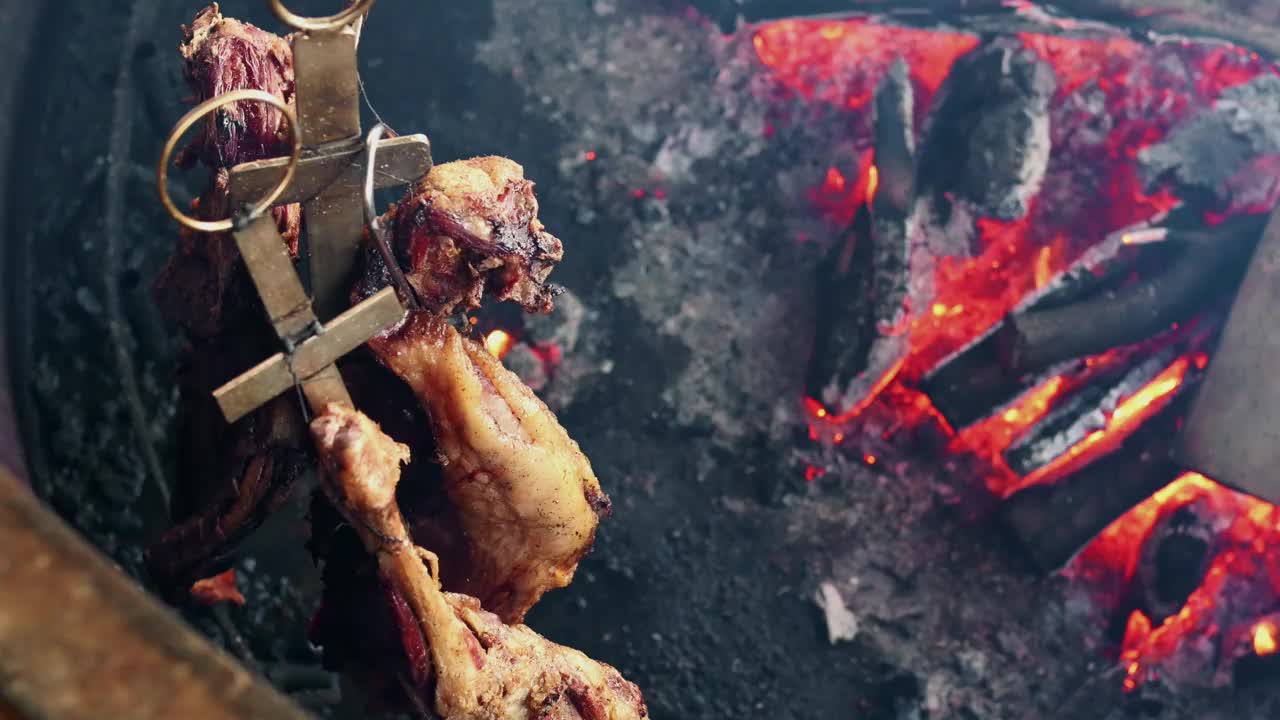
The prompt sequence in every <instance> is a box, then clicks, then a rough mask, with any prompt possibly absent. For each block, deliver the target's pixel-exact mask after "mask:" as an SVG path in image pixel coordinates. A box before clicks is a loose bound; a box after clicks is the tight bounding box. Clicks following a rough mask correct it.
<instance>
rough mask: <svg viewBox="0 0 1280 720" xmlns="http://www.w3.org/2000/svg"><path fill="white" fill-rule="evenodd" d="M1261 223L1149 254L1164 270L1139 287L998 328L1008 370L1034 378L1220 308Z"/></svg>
mask: <svg viewBox="0 0 1280 720" xmlns="http://www.w3.org/2000/svg"><path fill="white" fill-rule="evenodd" d="M1265 221H1266V216H1265V215H1246V216H1242V217H1238V218H1233V219H1232V220H1230V221H1228V222H1225V223H1223V224H1222V225H1219V226H1218V227H1217V228H1215V229H1214V230H1213V231H1212V232H1211V233H1210V234H1211V235H1215V236H1217V238H1218V240H1217V241H1216V242H1212V243H1207V242H1206V243H1195V244H1193V243H1178V242H1172V243H1170V242H1166V243H1164V244H1163V245H1157V246H1150V247H1149V249H1147V250H1146V251H1144V253H1143V255H1144V259H1146V258H1151V259H1154V260H1157V261H1158V262H1161V267H1159V268H1158V269H1154V270H1150V271H1144V273H1143V274H1142V276H1141V277H1140V279H1139V281H1138V282H1137V283H1135V284H1133V285H1131V286H1128V287H1123V288H1116V289H1109V290H1107V291H1106V292H1103V293H1100V294H1097V295H1096V296H1093V297H1090V298H1087V299H1085V300H1083V301H1081V302H1076V303H1071V304H1068V305H1063V306H1061V307H1054V308H1050V309H1046V310H1029V311H1026V312H1023V313H1018V314H1015V315H1013V316H1011V318H1010V319H1009V320H1008V321H1007V322H1006V324H1005V327H1004V328H1002V333H1003V334H1004V339H1003V348H1004V349H1005V351H1006V352H1007V355H1006V357H1005V365H1006V367H1007V368H1009V369H1010V370H1013V371H1015V372H1019V373H1025V372H1034V371H1036V370H1040V369H1043V368H1047V367H1050V366H1052V365H1055V364H1057V363H1060V362H1062V361H1064V360H1069V359H1072V358H1078V357H1083V356H1086V355H1094V354H1096V353H1100V352H1102V351H1104V350H1107V349H1109V348H1113V347H1117V346H1120V345H1128V344H1131V343H1134V342H1138V341H1140V340H1143V339H1145V338H1147V337H1150V336H1151V335H1153V334H1155V333H1157V332H1160V331H1161V330H1164V329H1165V328H1167V327H1169V326H1170V325H1172V324H1173V323H1175V322H1181V321H1185V320H1186V319H1187V318H1188V317H1189V316H1190V315H1192V314H1193V313H1195V312H1197V311H1199V310H1201V309H1203V308H1204V307H1206V306H1208V305H1211V304H1213V303H1214V302H1215V301H1222V300H1223V299H1224V297H1229V296H1230V294H1231V292H1232V291H1234V289H1235V288H1236V287H1238V286H1239V284H1240V281H1241V279H1242V277H1243V275H1244V271H1245V269H1246V268H1247V267H1248V264H1249V259H1250V257H1251V256H1252V253H1253V248H1254V246H1255V245H1256V244H1257V242H1258V239H1259V237H1260V236H1261V233H1262V227H1263V224H1264V223H1265ZM1196 232H1197V234H1199V230H1197V231H1196ZM1144 265H1145V263H1144Z"/></svg>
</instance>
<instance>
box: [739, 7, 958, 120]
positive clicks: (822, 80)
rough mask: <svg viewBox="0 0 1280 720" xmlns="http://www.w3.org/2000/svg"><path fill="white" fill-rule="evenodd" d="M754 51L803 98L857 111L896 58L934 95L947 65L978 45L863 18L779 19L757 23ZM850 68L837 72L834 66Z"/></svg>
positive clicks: (919, 85) (952, 35) (953, 36)
mask: <svg viewBox="0 0 1280 720" xmlns="http://www.w3.org/2000/svg"><path fill="white" fill-rule="evenodd" d="M752 43H753V44H754V45H755V50H756V55H757V57H759V58H760V62H762V63H764V64H765V65H767V66H768V67H770V68H771V69H773V70H774V71H775V72H776V73H777V77H778V79H779V81H781V82H782V83H783V84H784V85H785V86H786V87H788V88H790V89H791V90H793V91H795V92H797V93H799V94H800V95H802V96H803V97H806V98H811V99H815V100H820V101H822V102H827V103H832V104H836V105H841V106H844V107H847V108H850V109H858V108H862V107H863V106H865V105H866V104H867V103H868V102H870V101H871V98H872V96H873V95H874V93H875V88H876V85H877V84H878V83H879V82H880V79H881V78H882V77H884V73H885V72H886V71H887V70H888V68H889V66H890V65H891V64H892V63H893V61H894V60H896V59H897V58H898V57H903V58H904V59H905V60H906V61H907V65H908V67H910V68H911V79H912V81H913V82H914V84H915V85H916V86H917V87H916V89H917V91H918V93H920V94H922V95H923V96H924V97H926V98H928V97H932V96H933V94H934V93H935V92H937V90H938V86H940V85H941V84H942V81H943V79H945V78H946V76H947V73H948V72H950V71H951V63H953V62H954V61H955V59H956V58H958V57H960V56H961V55H963V54H964V53H966V52H968V51H970V50H972V49H973V48H975V47H977V46H978V38H977V37H976V36H974V35H968V34H963V33H951V32H932V31H929V30H916V29H912V28H903V27H893V26H888V25H881V24H879V23H877V22H875V21H873V20H870V19H867V18H854V19H849V20H838V21H832V20H783V21H780V22H774V23H768V24H766V25H763V26H762V27H760V28H759V29H758V30H757V31H756V34H755V36H754V37H753V38H752ZM837 69H839V70H841V71H848V73H849V74H844V75H837V74H836V73H835V72H833V71H835V70H837Z"/></svg>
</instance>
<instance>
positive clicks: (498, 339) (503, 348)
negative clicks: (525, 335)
mask: <svg viewBox="0 0 1280 720" xmlns="http://www.w3.org/2000/svg"><path fill="white" fill-rule="evenodd" d="M514 343H515V340H514V339H513V338H512V337H511V334H510V333H508V332H507V331H506V330H494V331H493V332H491V333H489V334H488V335H486V336H485V338H484V348H485V349H486V350H488V351H489V354H490V355H492V356H494V357H496V358H498V359H499V360H501V359H502V358H504V357H506V355H507V353H508V352H510V351H511V346H512V345H513V344H514Z"/></svg>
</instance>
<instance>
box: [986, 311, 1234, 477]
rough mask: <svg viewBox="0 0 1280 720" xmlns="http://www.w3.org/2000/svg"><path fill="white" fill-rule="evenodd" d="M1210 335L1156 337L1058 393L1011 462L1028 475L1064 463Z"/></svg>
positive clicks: (1016, 446) (1011, 452) (1009, 456)
mask: <svg viewBox="0 0 1280 720" xmlns="http://www.w3.org/2000/svg"><path fill="white" fill-rule="evenodd" d="M1213 325H1214V326H1216V323H1213ZM1209 334H1210V333H1205V332H1202V333H1197V334H1196V335H1195V336H1192V337H1188V336H1186V335H1183V336H1182V337H1178V336H1176V335H1175V336H1174V337H1170V338H1160V339H1157V340H1155V341H1153V343H1157V344H1156V346H1155V347H1154V348H1151V347H1146V345H1149V344H1147V343H1144V345H1143V346H1140V347H1139V348H1135V350H1136V352H1133V353H1130V354H1129V356H1128V357H1126V358H1121V359H1119V360H1120V361H1119V362H1117V363H1116V364H1115V366H1114V367H1111V368H1105V369H1104V370H1103V371H1102V372H1100V373H1097V374H1096V376H1095V377H1093V378H1089V379H1088V381H1087V382H1086V383H1084V384H1082V385H1081V386H1080V387H1078V388H1076V389H1075V390H1074V391H1072V392H1069V393H1068V394H1067V395H1066V396H1065V397H1060V398H1058V399H1057V400H1056V402H1055V405H1056V406H1055V407H1054V409H1053V410H1051V411H1050V412H1049V413H1048V414H1047V415H1045V417H1044V418H1042V419H1041V420H1040V421H1039V422H1037V423H1036V424H1035V425H1034V426H1033V427H1031V428H1030V429H1029V430H1027V432H1026V433H1024V434H1023V435H1022V437H1020V438H1019V439H1018V440H1016V441H1015V442H1014V443H1013V444H1012V445H1010V446H1009V448H1008V449H1007V450H1005V452H1004V459H1005V462H1007V463H1008V464H1009V467H1010V468H1012V469H1013V470H1014V471H1015V472H1017V473H1018V474H1019V475H1023V476H1028V475H1031V474H1033V473H1043V472H1044V471H1045V470H1046V469H1047V468H1049V467H1050V466H1053V465H1054V464H1055V463H1061V462H1062V461H1063V460H1064V459H1065V458H1066V457H1067V456H1068V454H1069V453H1070V452H1071V450H1072V448H1074V447H1076V446H1077V445H1078V444H1079V443H1081V442H1083V441H1084V440H1085V439H1086V438H1088V437H1089V436H1090V435H1092V434H1093V433H1095V432H1098V431H1102V430H1105V429H1106V428H1107V427H1108V424H1109V422H1110V420H1111V418H1112V415H1113V414H1114V413H1115V412H1116V410H1117V409H1119V408H1120V406H1121V405H1122V403H1123V402H1124V401H1125V400H1127V399H1129V398H1132V397H1134V396H1135V395H1136V394H1137V393H1138V392H1139V391H1140V390H1142V389H1143V388H1144V387H1146V386H1147V385H1149V384H1150V383H1152V382H1154V381H1155V380H1156V379H1157V378H1158V377H1160V375H1161V374H1162V373H1164V372H1165V370H1166V369H1168V368H1170V367H1172V366H1173V363H1175V362H1176V361H1177V360H1178V358H1179V357H1180V356H1183V355H1185V354H1186V353H1188V352H1191V351H1193V350H1194V349H1198V348H1200V347H1203V346H1204V345H1206V344H1207V341H1208V337H1207V336H1208V335H1209ZM1183 362H1186V361H1183ZM1188 365H1189V363H1188ZM1190 372H1191V369H1190V368H1188V375H1184V376H1183V385H1182V387H1184V388H1185V387H1186V384H1185V383H1186V381H1187V380H1188V379H1195V378H1190V377H1189V374H1190ZM1180 389H1181V388H1180ZM1070 469H1071V468H1069V467H1065V466H1064V467H1062V468H1061V469H1060V470H1058V471H1056V472H1055V473H1053V474H1052V475H1048V476H1044V477H1042V478H1041V480H1043V481H1052V480H1055V479H1057V478H1058V477H1061V476H1062V475H1064V474H1066V473H1068V472H1070Z"/></svg>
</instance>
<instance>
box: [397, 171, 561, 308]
mask: <svg viewBox="0 0 1280 720" xmlns="http://www.w3.org/2000/svg"><path fill="white" fill-rule="evenodd" d="M382 220H383V223H384V224H385V225H386V227H387V228H388V231H389V236H390V238H391V242H392V245H393V247H394V248H395V250H396V253H397V255H398V256H399V257H400V258H401V262H406V261H407V264H408V267H407V268H406V271H405V274H406V276H407V277H408V280H409V284H410V285H412V286H413V289H414V291H415V292H416V293H417V295H418V298H419V300H420V301H421V302H422V305H423V306H424V307H425V308H427V309H429V310H432V311H434V312H437V313H439V314H441V315H448V314H451V313H453V312H455V311H461V310H468V309H471V308H476V307H479V306H480V300H481V298H482V297H483V296H484V295H486V294H488V295H491V296H493V297H495V298H497V299H498V300H512V301H515V302H516V303H519V304H520V305H521V306H523V307H524V308H525V309H526V310H528V311H530V312H550V310H551V301H552V299H553V298H554V297H555V295H556V292H557V290H556V288H555V287H554V286H551V285H548V284H547V282H546V280H547V276H548V275H549V274H550V273H551V271H552V270H553V269H554V268H555V265H556V263H558V262H559V261H560V259H561V257H562V256H563V255H564V248H563V246H562V245H561V243H560V240H559V239H558V238H556V237H555V236H554V235H552V234H551V233H549V232H547V231H546V228H544V227H543V225H542V222H541V221H539V220H538V199H537V198H536V197H535V196H534V194H533V183H532V182H530V181H529V180H526V179H525V177H524V168H522V167H520V166H519V165H517V164H516V163H514V162H512V161H511V160H508V159H506V158H502V157H481V158H474V159H471V160H460V161H457V162H451V163H445V164H443V165H437V166H435V167H434V168H432V170H431V172H430V173H428V174H427V176H426V177H424V178H422V179H421V180H419V181H418V183H417V184H416V185H415V186H414V187H413V189H412V191H411V192H410V193H409V194H408V195H407V196H406V197H405V199H404V200H402V201H400V202H399V203H397V204H396V205H394V206H393V207H392V208H391V210H389V211H388V212H387V213H386V214H385V215H384V216H383V218H382ZM379 286H380V284H379Z"/></svg>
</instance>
